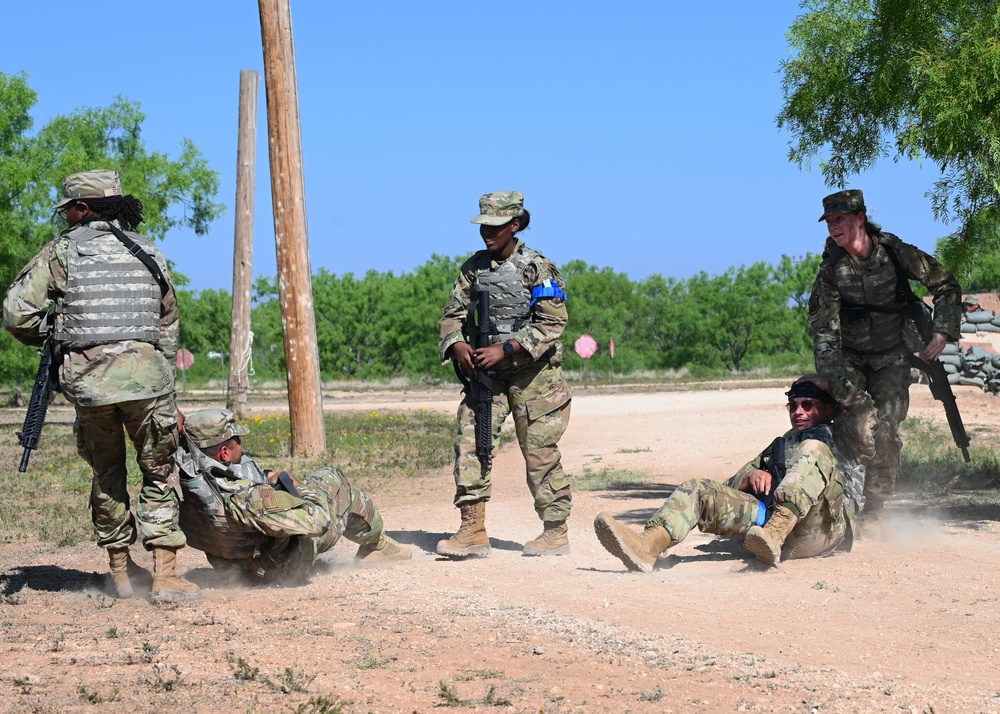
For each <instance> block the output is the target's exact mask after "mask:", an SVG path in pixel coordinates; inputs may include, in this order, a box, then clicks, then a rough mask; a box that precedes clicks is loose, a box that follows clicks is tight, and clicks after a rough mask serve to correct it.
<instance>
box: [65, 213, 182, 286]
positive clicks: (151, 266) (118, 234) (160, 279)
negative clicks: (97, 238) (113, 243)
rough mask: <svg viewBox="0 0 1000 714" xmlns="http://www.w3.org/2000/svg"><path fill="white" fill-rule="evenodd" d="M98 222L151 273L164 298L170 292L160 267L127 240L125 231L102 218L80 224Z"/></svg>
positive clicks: (151, 257) (138, 246)
mask: <svg viewBox="0 0 1000 714" xmlns="http://www.w3.org/2000/svg"><path fill="white" fill-rule="evenodd" d="M98 220H99V221H103V222H105V223H107V224H108V228H109V229H110V230H111V233H113V234H114V236H115V238H117V239H118V241H119V242H120V243H121V244H122V245H124V246H125V249H126V250H128V252H129V254H131V255H133V256H134V257H135V258H137V259H138V260H139V262H141V263H142V264H143V265H145V266H146V269H147V270H149V272H150V273H152V275H153V279H154V280H155V281H156V283H157V285H159V286H160V292H161V297H166V295H167V293H168V292H170V284H169V283H168V282H167V279H166V277H164V275H163V271H162V270H160V266H159V265H157V264H156V261H155V260H153V256H151V255H150V254H149V253H147V252H146V251H144V250H143V249H142V247H141V246H140V245H139V244H138V243H136V242H135V241H134V240H132V239H131V238H129V237H128V236H127V235H126V234H125V231H123V230H122V229H121V228H118V227H117V226H115V225H114V224H113V223H111V221H105V220H104V219H102V218H91V219H89V220H83V221H80V222H81V223H84V224H86V223H90V222H91V221H98Z"/></svg>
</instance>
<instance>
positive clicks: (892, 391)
mask: <svg viewBox="0 0 1000 714" xmlns="http://www.w3.org/2000/svg"><path fill="white" fill-rule="evenodd" d="M843 368H844V373H845V375H846V376H847V378H848V379H849V380H850V381H851V383H853V384H854V385H855V386H856V387H858V389H864V390H865V391H867V392H868V393H869V394H871V395H872V399H873V400H874V402H875V407H876V409H878V431H877V432H876V433H875V455H874V456H873V457H872V459H871V461H869V462H868V463H867V464H866V465H865V474H866V475H865V500H866V505H869V504H870V505H871V506H873V507H875V508H878V507H879V506H881V504H882V503H883V502H884V501H885V500H886V499H888V498H890V497H891V496H892V494H893V491H894V490H895V487H896V473H897V472H898V471H899V461H900V453H901V452H902V450H903V440H902V439H901V438H900V436H899V424H900V422H902V421H903V420H904V419H906V415H907V412H909V409H910V382H911V378H910V365H909V363H908V362H907V361H906V357H905V355H904V356H900V357H899V358H898V359H890V360H887V359H885V358H880V359H877V360H876V359H874V358H873V359H871V360H869V359H866V358H865V356H864V355H861V354H858V353H853V352H851V351H849V350H844V364H843Z"/></svg>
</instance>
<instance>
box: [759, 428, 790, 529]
mask: <svg viewBox="0 0 1000 714" xmlns="http://www.w3.org/2000/svg"><path fill="white" fill-rule="evenodd" d="M770 452H771V456H770V458H769V460H768V462H767V472H768V473H769V474H771V490H770V491H768V492H767V493H766V494H764V493H757V492H756V491H755V492H754V494H753V495H754V496H756V497H757V500H758V501H760V502H761V503H763V504H764V507H765V508H766V509H767V511H768V513H770V512H771V510H772V509H773V508H774V489H776V488H778V484H779V483H781V480H782V479H783V478H785V437H784V436H779V437H778V438H777V439H775V440H774V441H772V442H771V448H770Z"/></svg>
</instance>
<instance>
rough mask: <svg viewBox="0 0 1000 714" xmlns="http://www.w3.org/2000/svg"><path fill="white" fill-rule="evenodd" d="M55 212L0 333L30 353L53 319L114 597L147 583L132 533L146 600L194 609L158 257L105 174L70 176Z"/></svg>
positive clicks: (174, 323) (173, 305)
mask: <svg viewBox="0 0 1000 714" xmlns="http://www.w3.org/2000/svg"><path fill="white" fill-rule="evenodd" d="M54 210H55V212H56V213H58V214H60V215H62V216H64V217H65V219H66V222H67V224H68V228H67V229H66V230H64V231H63V232H62V233H60V234H59V237H58V238H56V239H55V240H53V241H51V242H50V243H48V244H46V245H45V246H43V247H42V249H41V250H40V251H39V252H38V254H37V255H36V256H35V257H34V259H32V261H31V262H30V263H28V265H27V266H26V267H25V268H24V269H23V270H22V271H21V273H20V274H19V275H18V276H17V278H16V279H15V280H14V283H13V284H12V285H11V286H10V289H9V290H8V291H7V296H6V299H5V300H4V305H3V324H4V327H5V328H6V329H7V330H8V331H9V332H10V333H11V334H12V335H13V336H14V337H15V338H17V339H18V340H20V341H21V342H23V343H25V344H29V345H41V344H42V343H43V342H45V340H46V339H47V338H48V335H47V334H45V325H46V324H47V322H48V319H49V318H50V317H51V316H53V315H54V318H55V319H54V324H53V325H52V334H51V338H49V339H51V340H53V341H54V346H55V347H56V350H57V354H56V362H57V364H58V366H59V368H60V377H61V379H60V382H61V386H60V388H61V390H62V393H63V394H64V395H65V396H66V398H67V399H68V400H69V401H70V402H71V403H72V404H73V405H74V406H75V407H76V424H75V427H74V431H75V433H76V437H77V448H78V450H79V452H80V455H81V456H82V457H83V458H84V459H85V460H86V461H87V463H88V464H90V466H91V468H92V469H93V471H94V482H93V488H92V490H91V496H90V507H91V513H92V516H93V521H94V529H95V531H96V532H97V544H98V545H99V546H100V547H101V548H105V549H107V551H108V556H109V560H110V565H111V576H112V582H113V583H114V587H115V591H116V593H117V595H118V597H123V598H124V597H132V596H133V594H134V593H133V589H132V585H133V582H132V579H133V578H136V577H141V576H143V575H144V576H145V577H147V578H148V575H149V574H148V573H146V572H145V571H144V570H143V569H142V568H140V567H139V566H138V565H136V564H135V563H134V562H133V561H132V558H131V557H130V556H129V546H130V545H132V544H133V543H134V542H135V541H136V538H137V535H138V534H137V533H136V528H137V526H138V531H139V534H141V535H142V543H143V546H145V548H146V549H147V550H152V551H153V582H152V592H151V593H150V598H151V599H152V600H153V601H154V602H167V601H190V600H196V599H197V598H198V597H200V592H199V589H198V586H197V585H195V584H194V583H191V582H189V581H187V580H185V579H184V578H182V577H181V576H180V575H179V574H178V573H177V569H176V566H177V555H176V553H177V550H178V549H180V548H181V547H183V546H184V544H185V538H184V533H183V532H182V531H181V529H180V527H179V525H178V512H179V510H178V491H179V486H178V478H177V473H176V471H175V470H174V461H173V455H174V450H175V449H176V448H177V442H178V411H177V405H176V403H175V402H174V370H175V366H174V359H175V356H176V353H177V334H178V327H179V322H178V312H177V297H176V295H175V294H174V287H173V284H172V283H171V281H170V276H169V273H168V271H167V264H166V260H165V259H164V258H163V255H162V254H161V253H160V251H159V250H158V249H157V248H156V246H155V245H153V243H151V242H150V241H149V240H148V239H146V238H145V237H144V236H142V235H140V234H139V233H135V232H134V230H135V228H136V227H137V226H138V225H139V224H140V223H142V220H143V217H142V203H140V202H139V200H138V199H137V198H135V197H134V196H132V195H127V196H123V195H122V188H121V181H120V179H119V176H118V173H117V172H116V171H105V170H99V171H84V172H82V173H77V174H73V175H72V176H69V177H68V178H66V179H65V180H64V181H63V191H62V198H61V200H60V201H59V203H57V204H56V205H55V207H54ZM50 313H51V315H50ZM29 416H30V415H29ZM126 433H127V434H128V436H129V438H130V439H131V441H132V444H133V446H135V450H136V453H137V455H138V462H139V468H140V470H141V471H142V490H141V491H140V492H139V501H138V505H137V507H136V509H135V516H133V514H132V511H131V508H130V505H129V495H128V490H127V488H126V477H127V469H126V464H125V459H126V451H125V434H126ZM25 446H26V447H27V446H28V445H27V444H25ZM29 448H30V447H29Z"/></svg>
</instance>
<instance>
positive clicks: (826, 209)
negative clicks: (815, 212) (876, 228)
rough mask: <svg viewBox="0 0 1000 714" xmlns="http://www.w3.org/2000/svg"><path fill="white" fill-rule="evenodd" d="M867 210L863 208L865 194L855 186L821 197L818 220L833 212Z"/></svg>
mask: <svg viewBox="0 0 1000 714" xmlns="http://www.w3.org/2000/svg"><path fill="white" fill-rule="evenodd" d="M867 210H868V209H867V208H865V195H864V194H863V193H862V192H861V191H860V190H858V189H856V188H849V189H847V190H846V191H837V193H831V194H830V195H829V196H827V197H826V198H824V199H823V215H822V216H820V217H819V220H820V221H822V220H823V219H825V218H826V217H827V216H832V215H833V214H834V213H854V212H855V211H867Z"/></svg>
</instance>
